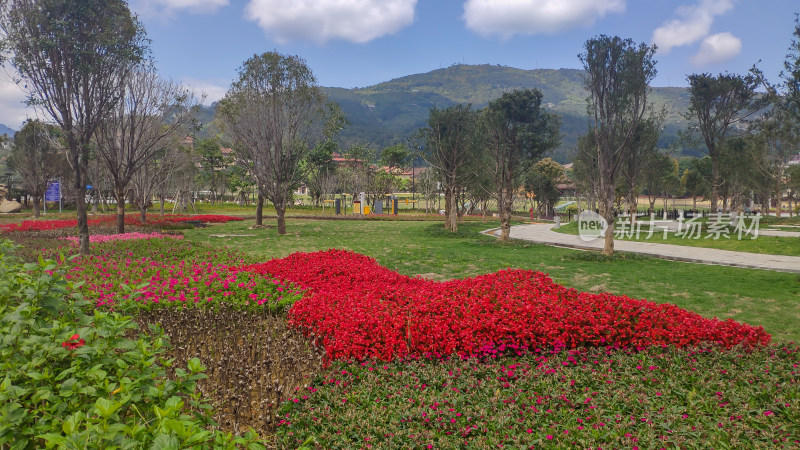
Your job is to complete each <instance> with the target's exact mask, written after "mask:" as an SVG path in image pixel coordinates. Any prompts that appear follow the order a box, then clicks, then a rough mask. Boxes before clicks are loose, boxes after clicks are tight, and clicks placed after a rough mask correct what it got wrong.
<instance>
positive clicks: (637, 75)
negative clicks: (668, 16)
mask: <svg viewBox="0 0 800 450" xmlns="http://www.w3.org/2000/svg"><path fill="white" fill-rule="evenodd" d="M584 48H585V52H584V53H581V54H580V55H579V56H578V57H579V58H580V60H581V62H582V63H583V68H584V70H585V71H586V75H585V78H584V83H585V85H586V88H587V90H588V91H589V94H590V95H589V98H588V111H589V117H590V120H591V122H592V130H593V132H594V143H595V146H596V149H597V166H598V169H599V171H598V175H599V176H598V190H597V192H598V197H599V203H600V215H602V216H603V218H604V219H605V220H606V221H607V222H608V229H607V230H606V233H605V243H604V246H603V253H604V254H606V255H612V254H613V253H614V199H615V188H616V185H617V179H618V177H619V174H620V170H621V166H622V163H623V161H625V160H626V159H627V157H628V155H629V154H630V151H631V140H632V139H633V137H634V135H635V133H636V130H637V128H638V126H639V123H640V122H641V120H642V118H643V117H644V114H645V112H646V111H647V106H648V102H647V95H648V92H649V90H650V87H649V83H650V81H651V80H652V79H653V78H654V77H655V75H656V68H655V64H656V63H655V60H654V59H653V57H654V55H655V51H656V49H655V47H654V46H652V47H648V46H647V45H646V44H638V45H637V44H636V43H634V42H633V41H632V40H631V39H622V38H620V37H617V36H615V37H609V36H605V35H601V36H598V37H596V38H592V39H589V40H588V41H586V43H585V44H584Z"/></svg>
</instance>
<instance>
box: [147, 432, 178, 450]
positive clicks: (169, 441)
mask: <svg viewBox="0 0 800 450" xmlns="http://www.w3.org/2000/svg"><path fill="white" fill-rule="evenodd" d="M150 448H151V449H152V450H167V449H170V450H172V449H175V450H177V449H179V448H180V442H178V438H177V437H175V436H173V435H171V434H163V433H162V434H159V435H158V436H156V438H155V439H154V440H153V445H152V446H150Z"/></svg>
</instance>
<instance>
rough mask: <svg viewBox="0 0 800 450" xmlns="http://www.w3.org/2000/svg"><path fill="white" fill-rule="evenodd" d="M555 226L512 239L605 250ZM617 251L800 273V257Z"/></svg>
mask: <svg viewBox="0 0 800 450" xmlns="http://www.w3.org/2000/svg"><path fill="white" fill-rule="evenodd" d="M553 226H554V225H553V224H551V223H546V224H531V225H515V226H513V227H511V238H512V239H522V240H525V241H531V242H535V243H537V244H547V245H554V246H558V247H567V248H575V249H581V250H602V249H603V241H602V240H601V239H595V240H593V241H589V242H586V241H584V240H582V239H581V238H580V237H579V236H576V235H572V234H564V233H558V232H556V231H553V230H551V228H552V227H553ZM498 233H499V231H498V230H496V229H495V230H490V231H488V232H487V234H490V235H492V236H497V234H498ZM614 249H615V250H619V251H624V252H632V253H641V254H644V255H649V256H653V257H655V258H663V259H671V260H675V261H685V262H693V263H701V264H716V265H722V266H733V267H745V268H749V269H763V270H775V271H779V272H794V273H800V256H781V255H763V254H759V253H747V252H734V251H730V250H717V249H712V248H702V247H689V246H685V245H671V244H656V243H652V242H634V241H623V240H616V241H614Z"/></svg>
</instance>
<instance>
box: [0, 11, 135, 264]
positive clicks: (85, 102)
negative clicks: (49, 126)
mask: <svg viewBox="0 0 800 450" xmlns="http://www.w3.org/2000/svg"><path fill="white" fill-rule="evenodd" d="M0 11H2V14H1V15H0V29H2V31H3V34H4V36H3V38H2V48H3V49H4V50H7V51H8V52H10V53H11V57H10V61H11V65H12V66H13V67H14V68H15V69H16V70H17V71H18V72H19V73H20V75H21V76H22V81H23V82H24V83H25V86H26V87H27V89H28V90H29V92H30V102H31V103H33V104H35V105H36V106H38V107H39V108H40V109H42V110H44V111H45V112H46V113H47V114H48V115H49V116H50V117H51V118H52V119H53V121H54V122H55V123H56V124H58V126H59V127H60V128H61V129H62V131H63V132H64V138H65V140H66V142H67V149H68V151H69V159H70V165H71V166H72V169H73V172H74V182H75V195H76V202H77V218H78V234H79V237H80V252H81V253H82V254H84V255H85V254H88V253H89V225H88V221H87V215H86V182H87V177H86V172H87V168H88V164H89V156H90V142H91V140H92V138H93V136H94V134H95V130H96V129H97V127H98V126H99V125H100V124H101V123H102V122H103V121H104V120H106V119H107V118H108V116H109V114H110V113H111V110H112V109H113V108H114V107H115V106H116V104H117V102H118V101H119V99H120V92H121V91H122V88H123V86H124V83H125V80H126V79H127V78H128V76H129V75H130V73H131V71H132V70H133V68H134V66H135V65H136V64H138V63H139V62H140V61H142V60H143V58H144V57H145V53H146V51H147V40H146V38H145V32H144V28H143V27H142V26H141V24H140V23H139V21H138V20H137V19H136V18H135V17H134V16H133V15H132V14H131V12H130V10H129V9H128V4H127V2H125V1H124V0H82V1H74V0H3V1H2V4H0Z"/></svg>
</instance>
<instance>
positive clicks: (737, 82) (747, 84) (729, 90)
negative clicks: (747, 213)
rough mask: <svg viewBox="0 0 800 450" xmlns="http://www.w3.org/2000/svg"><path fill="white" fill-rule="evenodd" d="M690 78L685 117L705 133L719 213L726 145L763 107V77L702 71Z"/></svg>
mask: <svg viewBox="0 0 800 450" xmlns="http://www.w3.org/2000/svg"><path fill="white" fill-rule="evenodd" d="M687 80H688V81H689V110H688V111H687V112H686V114H685V115H684V117H685V118H686V119H687V120H688V121H689V132H690V133H694V132H699V133H700V135H702V137H703V141H704V142H705V144H706V148H707V149H708V156H710V157H711V182H710V184H711V212H712V213H716V212H717V209H718V204H719V191H720V187H721V186H722V184H723V182H724V180H723V179H722V178H721V175H720V162H721V153H722V148H723V144H724V141H725V139H726V138H727V137H728V136H729V135H731V133H733V132H734V131H736V130H741V131H744V130H745V129H746V126H745V122H746V120H747V119H748V117H750V116H751V115H752V114H754V113H755V112H756V111H757V110H759V109H760V108H761V107H763V103H762V102H761V101H758V99H757V96H756V88H757V87H758V85H759V80H760V77H759V76H758V75H757V74H756V73H754V72H751V73H748V74H747V75H738V74H729V73H725V74H719V75H717V76H713V75H711V74H708V73H702V74H692V75H689V76H688V77H687Z"/></svg>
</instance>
